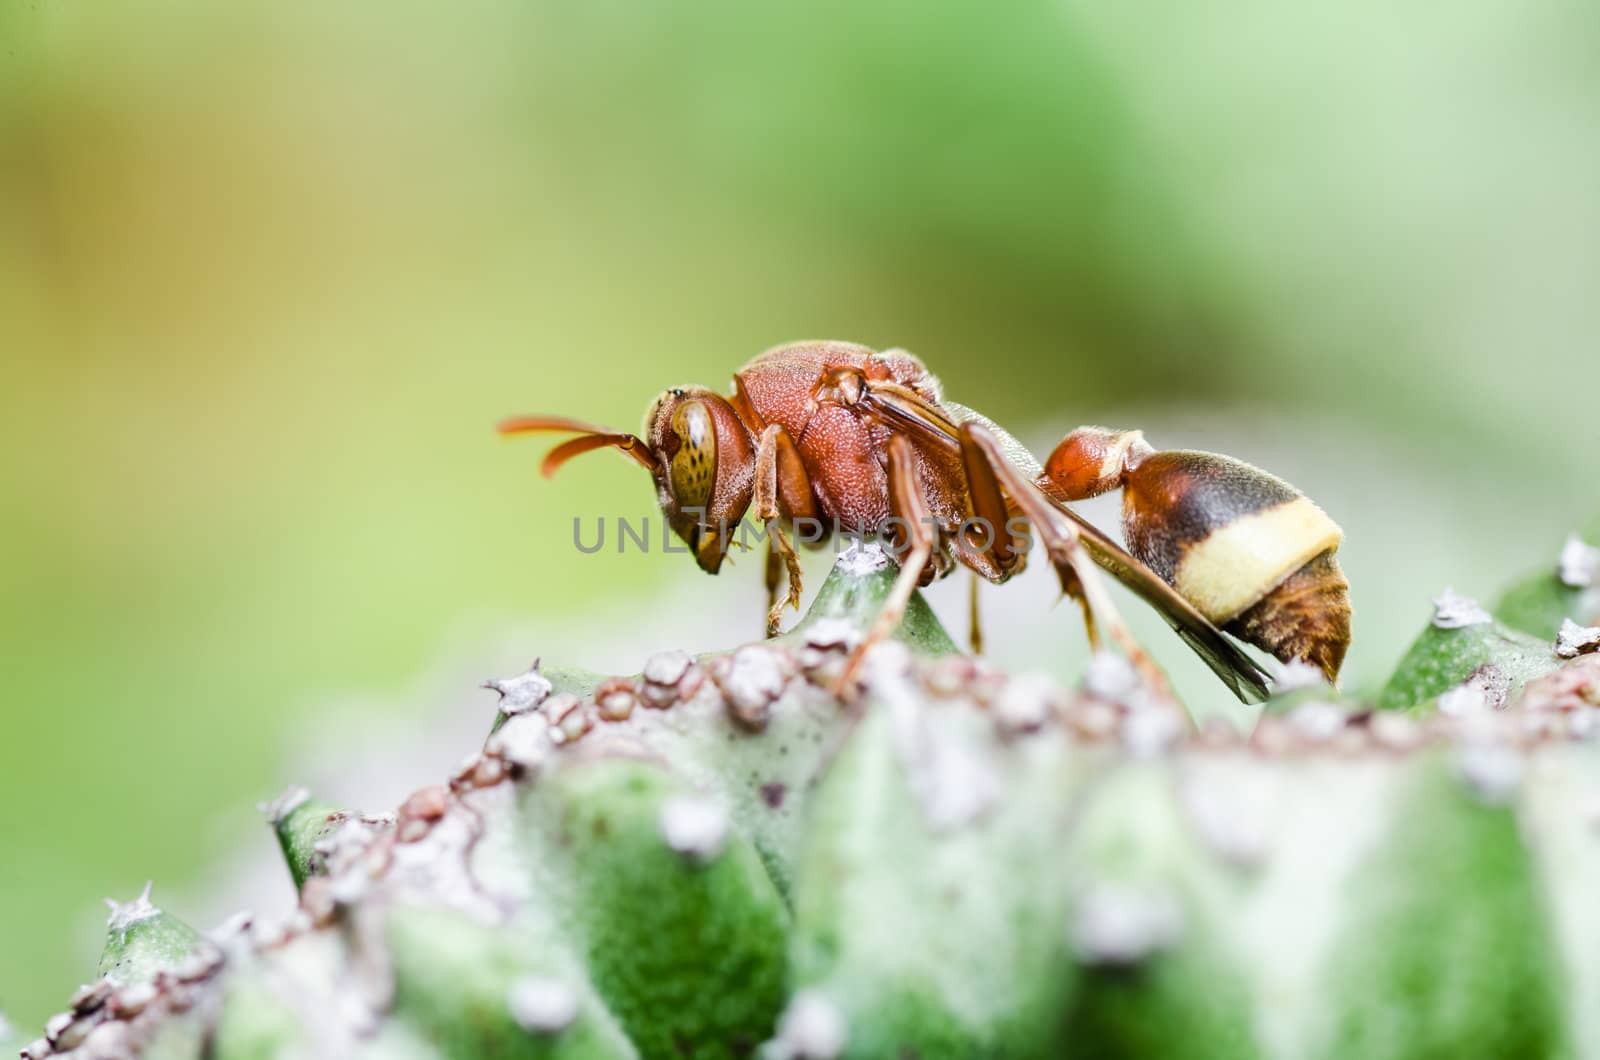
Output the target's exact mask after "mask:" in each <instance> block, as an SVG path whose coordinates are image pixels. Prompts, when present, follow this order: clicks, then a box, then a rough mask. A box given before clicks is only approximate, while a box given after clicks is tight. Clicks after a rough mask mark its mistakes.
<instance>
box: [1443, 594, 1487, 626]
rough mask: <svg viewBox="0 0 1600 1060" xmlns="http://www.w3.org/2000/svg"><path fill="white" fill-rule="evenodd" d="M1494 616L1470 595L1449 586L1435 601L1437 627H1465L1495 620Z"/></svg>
mask: <svg viewBox="0 0 1600 1060" xmlns="http://www.w3.org/2000/svg"><path fill="white" fill-rule="evenodd" d="M1493 621H1494V616H1492V615H1491V614H1489V612H1487V611H1485V610H1484V609H1483V605H1482V604H1480V603H1478V601H1476V600H1474V599H1473V598H1472V597H1470V596H1462V595H1460V594H1459V593H1457V592H1456V591H1455V590H1454V589H1452V588H1450V587H1449V586H1446V587H1445V590H1444V592H1443V593H1441V594H1440V595H1439V597H1438V598H1437V599H1435V600H1434V601H1433V625H1434V628H1435V629H1465V628H1466V627H1467V626H1481V625H1483V624H1484V623H1485V622H1493Z"/></svg>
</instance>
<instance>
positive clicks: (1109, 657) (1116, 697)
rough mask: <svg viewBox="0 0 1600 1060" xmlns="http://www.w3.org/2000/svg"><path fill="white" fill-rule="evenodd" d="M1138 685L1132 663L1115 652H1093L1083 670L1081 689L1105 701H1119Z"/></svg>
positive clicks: (1131, 692) (1137, 678) (1137, 677)
mask: <svg viewBox="0 0 1600 1060" xmlns="http://www.w3.org/2000/svg"><path fill="white" fill-rule="evenodd" d="M1138 687H1139V675H1138V674H1137V673H1135V672H1134V669H1133V664H1132V663H1130V662H1128V660H1127V659H1124V658H1123V657H1122V656H1120V655H1118V654H1117V653H1116V652H1111V651H1097V652H1095V653H1094V656H1093V657H1092V658H1090V660H1089V665H1088V667H1087V668H1086V669H1085V670H1084V672H1083V690H1084V691H1085V692H1087V693H1089V694H1090V695H1091V696H1094V697H1095V698H1096V699H1103V700H1105V701H1106V702H1107V703H1121V702H1122V701H1123V700H1125V699H1127V698H1128V697H1129V696H1131V695H1132V694H1133V692H1134V690H1135V689H1136V688H1138Z"/></svg>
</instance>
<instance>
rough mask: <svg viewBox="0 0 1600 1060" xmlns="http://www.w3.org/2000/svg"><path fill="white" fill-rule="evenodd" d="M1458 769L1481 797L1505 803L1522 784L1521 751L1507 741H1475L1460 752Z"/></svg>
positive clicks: (1514, 794)
mask: <svg viewBox="0 0 1600 1060" xmlns="http://www.w3.org/2000/svg"><path fill="white" fill-rule="evenodd" d="M1456 772H1457V773H1458V774H1460V776H1461V779H1463V780H1465V781H1466V782H1467V787H1468V788H1470V789H1471V790H1472V793H1473V794H1474V795H1476V796H1477V797H1478V798H1480V799H1482V800H1483V801H1484V802H1486V803H1489V804H1491V805H1496V806H1498V805H1504V804H1506V803H1509V802H1510V801H1511V800H1512V799H1514V798H1516V796H1517V792H1518V791H1519V790H1520V789H1521V787H1522V773H1523V762H1522V755H1521V754H1519V753H1518V752H1517V751H1516V749H1515V748H1513V747H1510V746H1508V745H1506V744H1504V743H1500V742H1488V741H1485V742H1474V743H1471V744H1468V745H1467V746H1465V747H1463V748H1461V750H1460V751H1458V752H1457V754H1456Z"/></svg>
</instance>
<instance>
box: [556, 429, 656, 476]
mask: <svg viewBox="0 0 1600 1060" xmlns="http://www.w3.org/2000/svg"><path fill="white" fill-rule="evenodd" d="M606 448H612V449H620V450H621V451H622V452H624V453H626V454H628V455H629V456H631V457H633V459H634V460H635V461H636V462H638V463H639V464H641V465H642V466H643V467H644V468H645V469H646V470H651V471H653V470H655V466H656V462H655V460H654V459H653V458H652V457H651V456H650V454H649V453H648V452H646V451H645V448H644V442H642V441H640V440H639V439H638V438H635V437H634V436H633V435H631V434H586V435H584V436H583V437H581V438H573V439H571V440H570V441H565V442H562V443H561V444H560V445H558V446H556V447H555V448H554V449H552V450H550V452H549V453H547V454H545V458H544V462H543V463H541V464H540V465H539V472H540V474H542V475H544V477H545V478H550V477H551V476H552V475H554V474H555V473H556V472H557V471H558V470H560V468H561V465H562V464H565V463H566V462H567V461H568V460H571V459H572V458H573V457H575V456H580V455H582V454H583V453H589V452H593V451H594V450H596V449H606Z"/></svg>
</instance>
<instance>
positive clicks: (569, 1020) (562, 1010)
mask: <svg viewBox="0 0 1600 1060" xmlns="http://www.w3.org/2000/svg"><path fill="white" fill-rule="evenodd" d="M579 1004H580V1002H579V998H578V992H577V991H576V990H574V989H573V988H572V987H571V986H570V985H568V984H567V983H564V982H562V981H560V980H559V979H546V978H543V977H541V976H526V977H524V978H522V979H518V980H517V981H516V982H514V983H512V984H511V989H510V990H508V991H506V1009H507V1011H509V1012H510V1013H511V1018H512V1019H513V1020H515V1021H516V1023H517V1026H519V1027H521V1028H522V1029H523V1030H525V1031H527V1032H528V1033H529V1034H559V1033H561V1032H562V1031H564V1030H566V1029H567V1028H568V1027H570V1026H572V1024H573V1022H574V1021H576V1020H577V1018H578V1008H579Z"/></svg>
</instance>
